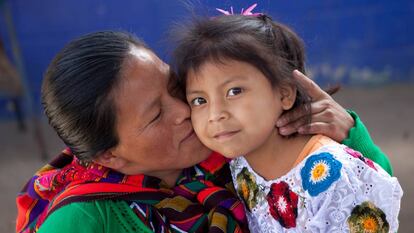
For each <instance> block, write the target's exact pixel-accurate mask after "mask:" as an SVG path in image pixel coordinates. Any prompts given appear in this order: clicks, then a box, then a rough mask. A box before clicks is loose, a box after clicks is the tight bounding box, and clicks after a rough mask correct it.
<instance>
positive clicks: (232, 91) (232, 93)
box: [227, 87, 243, 96]
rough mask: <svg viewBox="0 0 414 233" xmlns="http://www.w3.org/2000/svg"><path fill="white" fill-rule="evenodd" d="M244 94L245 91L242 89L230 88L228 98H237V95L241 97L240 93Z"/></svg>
mask: <svg viewBox="0 0 414 233" xmlns="http://www.w3.org/2000/svg"><path fill="white" fill-rule="evenodd" d="M242 92H243V89H242V88H240V87H233V88H230V89H229V90H228V91H227V96H235V95H239V94H240V93H242Z"/></svg>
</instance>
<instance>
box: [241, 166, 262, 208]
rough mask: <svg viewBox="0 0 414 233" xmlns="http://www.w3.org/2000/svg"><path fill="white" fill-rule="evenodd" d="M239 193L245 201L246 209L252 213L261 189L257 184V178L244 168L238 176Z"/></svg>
mask: <svg viewBox="0 0 414 233" xmlns="http://www.w3.org/2000/svg"><path fill="white" fill-rule="evenodd" d="M236 179H237V184H238V186H237V192H238V193H239V195H240V197H241V198H242V199H243V200H244V202H245V204H246V207H247V208H248V210H249V211H251V210H252V209H253V208H254V207H255V206H256V204H257V194H258V192H259V188H258V187H257V184H256V178H255V176H254V175H253V174H252V173H250V172H249V171H248V170H247V168H246V167H244V168H243V169H242V170H241V171H240V173H239V174H237V178H236Z"/></svg>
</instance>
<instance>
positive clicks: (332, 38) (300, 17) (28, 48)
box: [0, 0, 414, 117]
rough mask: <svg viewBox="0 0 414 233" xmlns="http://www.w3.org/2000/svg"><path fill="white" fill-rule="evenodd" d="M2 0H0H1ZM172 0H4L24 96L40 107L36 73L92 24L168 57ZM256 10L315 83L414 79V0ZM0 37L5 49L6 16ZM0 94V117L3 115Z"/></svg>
mask: <svg viewBox="0 0 414 233" xmlns="http://www.w3.org/2000/svg"><path fill="white" fill-rule="evenodd" d="M0 1H1V0H0ZM188 2H190V1H179V0H168V1H167V0H122V1H121V0H105V1H104V0H70V1H69V0H67V1H63V0H34V1H30V0H3V3H6V4H7V5H8V6H9V8H10V11H11V13H12V18H13V21H14V26H15V30H16V33H17V38H18V42H19V44H20V48H21V52H22V57H23V62H24V67H25V73H26V76H27V77H26V79H27V80H28V86H29V87H30V96H31V97H33V99H34V105H35V111H38V112H40V111H41V108H40V101H39V94H40V93H39V91H40V85H41V80H42V74H43V72H44V71H45V69H46V67H47V65H48V63H49V62H50V61H51V59H52V58H53V56H54V55H55V54H56V53H57V52H58V51H59V49H61V48H62V47H63V46H64V44H65V43H67V42H68V41H69V40H71V39H73V38H75V37H77V36H79V35H82V34H85V33H88V32H92V31H97V30H103V29H121V30H127V31H131V32H134V33H135V34H137V35H138V36H139V37H141V38H142V39H144V41H146V43H147V44H148V45H149V46H150V47H152V48H153V49H154V50H155V51H156V52H157V53H158V54H159V55H160V56H161V57H162V58H164V59H165V60H167V61H168V52H167V51H168V49H169V48H171V45H169V43H168V40H167V37H166V35H167V31H168V28H169V27H170V26H171V25H172V24H173V23H174V22H177V21H180V20H182V19H184V18H186V16H188V14H189V10H188V9H189V8H191V6H189V5H191V4H189V3H188ZM191 2H192V4H193V5H195V8H196V11H197V12H201V13H203V14H208V15H216V14H217V13H216V11H215V10H214V8H215V7H219V8H226V9H228V8H229V7H230V6H234V8H235V11H239V10H240V9H241V8H242V7H248V6H250V5H251V4H252V3H254V2H255V1H242V0H238V1H236V0H232V1H228V0H221V1H218V0H216V1H213V0H198V1H191ZM256 2H257V3H258V4H259V5H258V7H257V8H256V10H255V12H266V13H269V14H270V15H271V16H273V18H274V19H275V20H279V21H281V22H284V23H285V24H287V25H289V26H291V27H292V28H293V29H294V30H295V31H296V32H297V33H298V34H299V35H300V36H301V37H302V38H303V39H304V41H305V44H306V49H307V54H308V57H307V58H308V59H307V61H308V62H307V64H308V67H309V70H310V73H311V75H312V76H313V77H314V78H315V79H316V80H317V81H318V82H319V83H320V84H322V85H324V84H327V83H337V82H340V83H343V84H346V85H366V84H368V85H373V84H374V85H383V84H388V83H392V82H407V83H408V82H410V83H413V82H414V68H412V64H413V61H414V31H413V28H414V27H413V26H414V23H413V22H414V20H413V16H414V2H413V1H409V0H400V1H389V0H346V1H345V0H338V1H327V0H325V1H314V0H308V1H307V0H291V1H282V0H267V1H266V0H265V1H256ZM3 16H4V15H1V17H0V36H1V38H2V39H3V40H4V42H5V46H6V49H7V52H8V54H10V55H11V49H10V40H9V35H8V33H7V30H6V26H5V19H4V17H3ZM4 105H5V101H4V100H1V99H0V117H2V116H3V117H6V116H7V115H10V113H8V112H7V110H6V108H5V107H4Z"/></svg>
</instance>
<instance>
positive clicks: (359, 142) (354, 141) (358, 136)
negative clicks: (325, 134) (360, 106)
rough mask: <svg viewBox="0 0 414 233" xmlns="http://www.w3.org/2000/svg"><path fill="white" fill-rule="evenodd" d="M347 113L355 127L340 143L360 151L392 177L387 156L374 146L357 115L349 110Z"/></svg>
mask: <svg viewBox="0 0 414 233" xmlns="http://www.w3.org/2000/svg"><path fill="white" fill-rule="evenodd" d="M348 113H349V114H350V115H351V116H352V117H353V118H354V121H355V125H354V127H353V128H351V129H350V131H349V134H348V138H346V139H345V140H344V141H342V144H345V145H347V146H349V147H351V148H352V149H354V150H357V151H360V152H361V153H362V154H363V155H364V156H365V157H367V158H369V159H371V160H373V161H374V162H376V163H377V164H378V165H380V166H381V167H382V168H383V169H384V170H385V171H387V172H388V173H389V174H390V175H391V176H392V167H391V163H390V161H389V159H388V157H387V155H385V154H384V152H382V150H381V149H380V148H379V147H378V146H377V145H375V144H374V142H373V141H372V139H371V136H370V135H369V132H368V130H367V128H366V127H365V125H364V124H363V123H362V121H361V119H359V117H358V115H357V114H356V113H355V112H353V111H350V110H348Z"/></svg>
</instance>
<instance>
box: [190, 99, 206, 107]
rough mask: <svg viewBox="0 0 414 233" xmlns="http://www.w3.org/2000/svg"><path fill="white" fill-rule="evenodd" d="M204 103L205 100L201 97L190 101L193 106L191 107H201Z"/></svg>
mask: <svg viewBox="0 0 414 233" xmlns="http://www.w3.org/2000/svg"><path fill="white" fill-rule="evenodd" d="M205 103H207V101H206V99H204V98H201V97H197V98H194V99H193V100H191V105H193V106H199V105H202V104H205Z"/></svg>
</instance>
